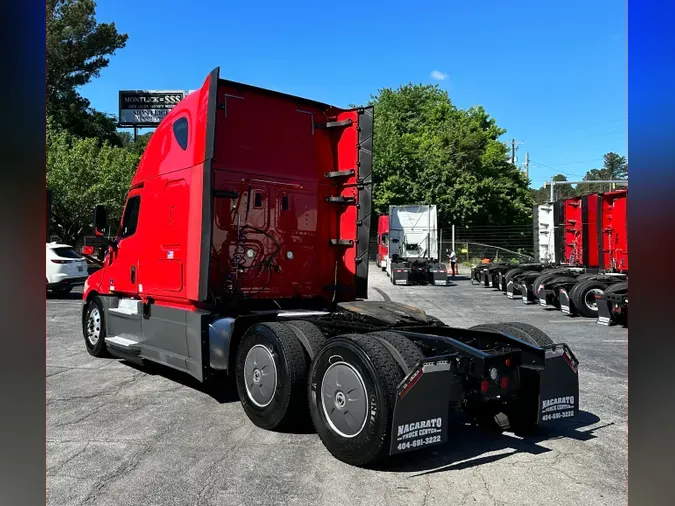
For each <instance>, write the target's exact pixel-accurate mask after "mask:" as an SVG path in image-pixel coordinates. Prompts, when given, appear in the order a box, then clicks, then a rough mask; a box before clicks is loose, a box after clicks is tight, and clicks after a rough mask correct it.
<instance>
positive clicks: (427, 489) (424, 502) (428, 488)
mask: <svg viewBox="0 0 675 506" xmlns="http://www.w3.org/2000/svg"><path fill="white" fill-rule="evenodd" d="M424 481H425V483H426V487H425V490H424V499H423V500H422V506H427V501H428V500H429V493H430V492H431V483H430V482H429V475H428V474H427V475H425V476H424Z"/></svg>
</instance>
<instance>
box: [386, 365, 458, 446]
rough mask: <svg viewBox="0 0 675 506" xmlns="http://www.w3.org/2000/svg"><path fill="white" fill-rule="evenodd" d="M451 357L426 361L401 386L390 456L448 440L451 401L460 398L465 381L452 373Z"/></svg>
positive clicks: (397, 396)
mask: <svg viewBox="0 0 675 506" xmlns="http://www.w3.org/2000/svg"><path fill="white" fill-rule="evenodd" d="M451 359H452V357H446V358H436V359H428V360H424V361H422V362H421V363H420V365H419V366H418V367H416V368H415V370H413V371H412V372H411V373H410V374H409V375H408V376H407V377H406V378H405V379H404V380H403V381H402V382H401V384H400V385H399V387H398V390H397V392H396V404H395V406H394V417H393V422H392V427H391V443H390V446H389V453H390V454H391V455H395V454H398V453H404V452H408V451H412V450H418V449H420V448H426V447H428V446H432V445H438V444H443V443H445V442H447V440H448V422H449V420H450V409H451V401H452V400H453V399H454V400H459V399H460V398H461V394H462V380H461V377H460V376H457V375H455V374H453V373H452V371H451V369H450V367H451V362H450V360H451ZM453 411H454V407H453Z"/></svg>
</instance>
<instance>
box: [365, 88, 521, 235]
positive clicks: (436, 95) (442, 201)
mask: <svg viewBox="0 0 675 506" xmlns="http://www.w3.org/2000/svg"><path fill="white" fill-rule="evenodd" d="M370 103H371V104H372V105H374V106H375V132H376V134H375V137H374V165H373V171H374V180H375V183H376V184H375V188H374V196H373V203H374V206H375V210H376V211H377V212H379V213H384V212H386V211H387V209H388V206H389V205H391V204H394V205H395V204H411V203H413V204H436V205H437V206H438V212H439V223H440V224H441V226H443V225H444V224H450V223H453V224H455V225H458V226H469V225H483V224H490V225H502V224H503V225H506V224H514V223H516V224H524V223H529V220H530V219H531V208H532V205H534V200H533V199H532V196H531V195H530V192H529V191H528V188H527V181H526V179H525V175H524V174H523V173H522V172H521V171H520V170H519V169H518V168H517V167H515V166H514V165H513V164H511V163H509V161H508V148H507V146H506V145H505V144H504V143H502V142H500V141H499V137H500V136H501V135H503V134H504V133H505V130H503V129H501V128H499V127H498V126H497V124H496V122H495V120H494V119H493V118H491V117H490V116H489V115H488V113H487V112H486V111H485V110H484V109H483V108H482V107H473V108H470V109H468V110H462V109H458V108H457V107H455V106H454V105H453V104H452V102H451V100H450V97H449V96H448V94H447V92H445V91H443V90H441V89H440V88H439V87H438V86H431V85H414V84H407V85H405V86H401V87H400V88H398V89H396V90H393V89H389V88H387V89H382V90H379V92H378V94H377V95H376V96H373V97H372V99H371V102H370Z"/></svg>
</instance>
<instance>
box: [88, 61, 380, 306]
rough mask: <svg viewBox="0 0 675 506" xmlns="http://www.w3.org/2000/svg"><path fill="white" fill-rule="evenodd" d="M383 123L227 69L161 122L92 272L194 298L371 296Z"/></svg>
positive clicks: (163, 295)
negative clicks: (230, 77) (374, 181)
mask: <svg viewBox="0 0 675 506" xmlns="http://www.w3.org/2000/svg"><path fill="white" fill-rule="evenodd" d="M372 123H373V114H372V108H365V109H358V110H343V109H339V108H336V107H333V106H330V105H328V104H322V103H319V102H314V101H311V100H307V99H302V98H300V97H294V96H290V95H285V94H282V93H277V92H274V91H270V90H265V89H261V88H256V87H253V86H249V85H245V84H241V83H234V82H231V81H225V80H221V79H219V76H218V69H216V70H214V71H213V72H212V73H211V74H210V75H209V77H208V78H207V79H206V81H205V82H204V84H203V86H202V87H201V88H200V89H199V90H197V91H195V92H193V93H191V94H190V95H188V96H187V97H186V98H185V99H184V100H183V101H181V102H180V103H179V104H178V105H177V106H176V107H175V108H174V109H173V110H172V111H171V112H170V113H169V114H168V115H167V116H166V118H165V119H164V120H163V121H162V123H161V124H160V125H159V127H158V128H157V130H156V131H155V133H154V134H153V135H152V137H151V139H150V142H149V143H148V146H147V148H146V151H145V153H144V155H143V158H142V159H141V161H140V164H139V167H138V170H137V172H136V174H135V176H134V178H133V181H132V184H131V190H130V193H129V197H128V200H127V204H126V207H127V209H129V211H128V212H127V211H126V210H125V216H126V217H125V218H123V222H122V226H121V229H122V232H121V234H120V236H119V237H118V247H117V248H116V249H115V251H114V252H113V253H112V254H110V255H109V258H108V259H107V261H106V265H105V267H104V268H103V269H101V270H100V271H98V272H97V273H95V274H94V275H92V276H91V277H90V279H89V283H88V284H89V285H90V286H91V287H94V286H95V287H96V288H95V289H96V290H97V291H102V292H116V293H118V294H120V295H127V296H134V295H139V296H140V297H142V298H146V297H152V298H153V299H154V300H156V301H164V302H166V303H169V304H178V305H187V306H190V305H204V304H208V303H210V302H214V301H215V300H216V299H220V300H223V299H224V300H227V299H229V298H238V299H242V298H244V299H249V298H259V299H265V298H266V299H293V300H298V299H307V298H311V299H323V300H327V301H333V302H336V301H337V302H339V301H342V300H354V299H355V298H359V297H363V298H365V297H366V292H367V268H368V235H369V223H370V184H371V168H372V126H373V125H372ZM139 204H140V205H139ZM135 217H137V221H135V222H134V223H133V227H132V228H133V231H132V233H129V231H128V229H129V227H128V226H127V225H128V223H126V222H125V220H132V221H133V220H134V218H135ZM125 230H127V232H125ZM89 289H91V288H89ZM84 296H85V297H86V296H87V293H85V294H84Z"/></svg>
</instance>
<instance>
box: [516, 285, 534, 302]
mask: <svg viewBox="0 0 675 506" xmlns="http://www.w3.org/2000/svg"><path fill="white" fill-rule="evenodd" d="M530 293H532V292H531V290H530V289H529V287H528V285H527V283H526V282H525V281H523V282H522V283H520V294H521V295H522V297H523V304H534V303H535V300H534V297H532V296H531V295H530Z"/></svg>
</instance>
